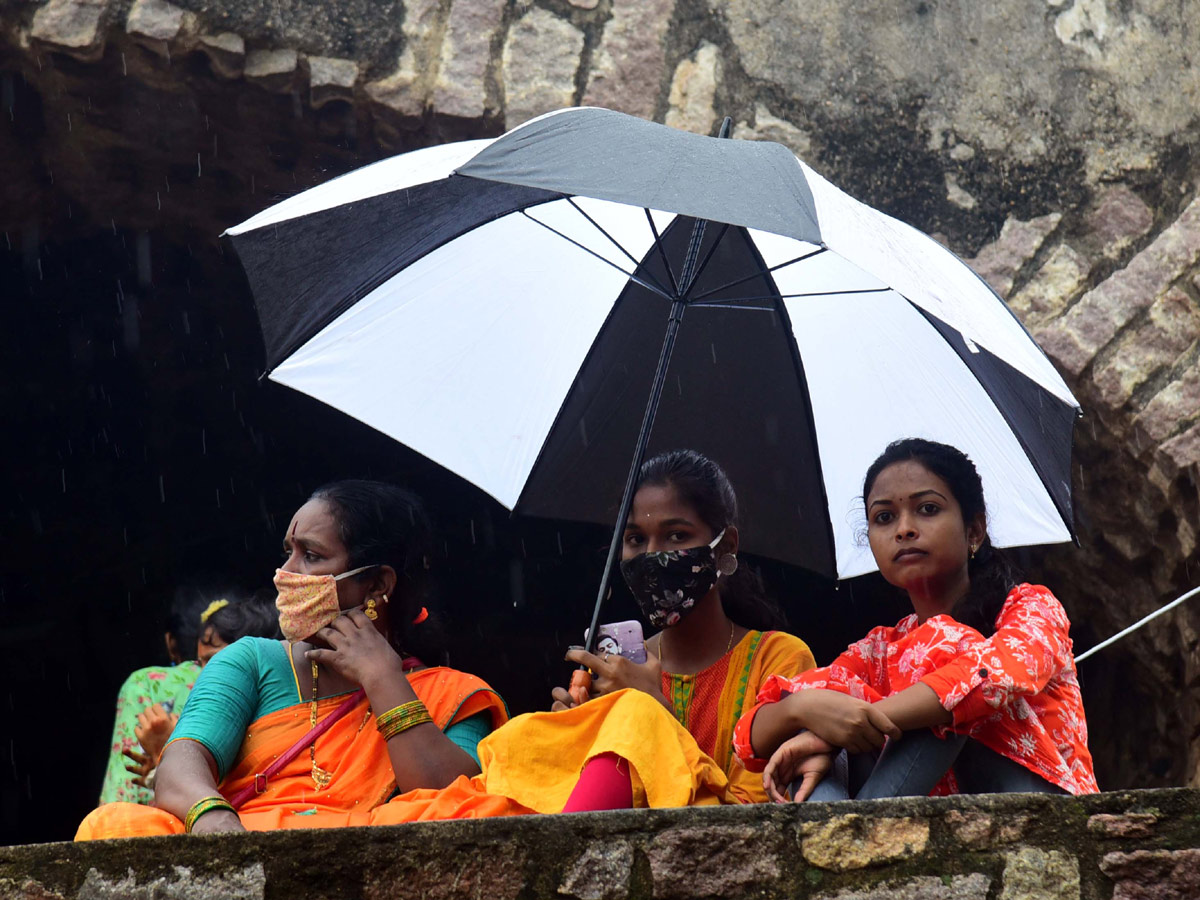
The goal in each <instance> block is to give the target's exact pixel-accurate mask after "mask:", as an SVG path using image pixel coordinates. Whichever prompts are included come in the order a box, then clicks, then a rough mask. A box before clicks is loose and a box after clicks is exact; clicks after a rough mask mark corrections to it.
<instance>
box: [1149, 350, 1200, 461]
mask: <svg viewBox="0 0 1200 900" xmlns="http://www.w3.org/2000/svg"><path fill="white" fill-rule="evenodd" d="M1197 415H1200V369H1198V368H1197V367H1196V366H1192V367H1190V368H1189V369H1188V370H1187V371H1186V372H1184V373H1183V375H1182V377H1180V378H1179V379H1178V380H1177V381H1173V382H1171V383H1170V384H1168V385H1167V386H1166V387H1164V388H1163V389H1162V390H1161V391H1159V392H1158V393H1157V394H1155V395H1154V397H1153V398H1151V400H1150V402H1149V403H1147V404H1146V406H1145V408H1144V409H1142V411H1141V413H1140V414H1139V415H1138V417H1137V419H1136V420H1135V423H1134V424H1135V426H1136V427H1137V428H1138V430H1139V431H1140V432H1141V433H1142V434H1144V435H1145V436H1146V437H1147V438H1148V439H1149V440H1148V442H1149V443H1158V442H1160V441H1163V440H1166V439H1167V438H1168V437H1170V436H1171V435H1172V434H1174V433H1175V432H1176V431H1178V430H1179V427H1180V426H1181V425H1183V424H1185V423H1187V422H1190V421H1191V420H1192V419H1194V418H1195V417H1196V416H1197Z"/></svg>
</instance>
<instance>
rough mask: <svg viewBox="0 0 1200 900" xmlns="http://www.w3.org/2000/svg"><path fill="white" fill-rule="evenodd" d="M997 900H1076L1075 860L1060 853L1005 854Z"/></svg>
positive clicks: (1029, 851)
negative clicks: (1002, 880) (1002, 879)
mask: <svg viewBox="0 0 1200 900" xmlns="http://www.w3.org/2000/svg"><path fill="white" fill-rule="evenodd" d="M997 900H1079V861H1078V860H1077V859H1076V858H1075V857H1073V856H1069V855H1068V854H1066V853H1063V852H1062V851H1060V850H1038V849H1035V848H1033V847H1025V848H1023V849H1021V850H1018V851H1016V852H1015V853H1006V854H1005V861H1004V882H1003V886H1002V887H1001V889H1000V895H999V897H998V898H997Z"/></svg>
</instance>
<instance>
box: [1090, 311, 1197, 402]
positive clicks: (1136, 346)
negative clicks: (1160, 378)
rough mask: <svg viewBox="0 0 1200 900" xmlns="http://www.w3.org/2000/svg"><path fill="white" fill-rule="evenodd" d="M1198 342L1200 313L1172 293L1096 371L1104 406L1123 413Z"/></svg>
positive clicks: (1123, 339) (1124, 337) (1097, 383)
mask: <svg viewBox="0 0 1200 900" xmlns="http://www.w3.org/2000/svg"><path fill="white" fill-rule="evenodd" d="M1198 338H1200V309H1197V308H1196V306H1195V304H1193V303H1192V300H1191V298H1190V297H1188V295H1187V294H1185V293H1184V292H1183V291H1181V290H1179V289H1178V288H1171V289H1169V290H1168V291H1167V292H1166V293H1165V294H1163V295H1162V296H1161V297H1159V298H1158V299H1157V300H1155V301H1154V304H1153V305H1152V306H1151V307H1150V311H1149V316H1148V321H1147V322H1146V323H1145V324H1144V325H1142V326H1141V327H1139V328H1138V329H1137V330H1135V331H1134V332H1133V333H1132V334H1127V335H1124V336H1122V338H1121V343H1120V346H1119V347H1118V349H1117V352H1116V353H1114V354H1113V356H1112V357H1111V358H1110V359H1109V360H1108V361H1107V362H1106V363H1105V364H1104V365H1103V366H1102V367H1101V368H1099V369H1098V370H1097V371H1096V374H1095V376H1094V381H1095V384H1096V387H1097V389H1098V390H1099V392H1100V397H1101V399H1102V400H1103V401H1104V403H1105V405H1106V406H1107V407H1108V408H1109V409H1120V408H1121V407H1122V406H1124V405H1125V404H1126V403H1127V402H1129V399H1130V398H1131V397H1132V396H1133V392H1134V391H1135V390H1137V389H1138V388H1139V387H1141V386H1142V385H1143V384H1145V383H1146V382H1147V381H1149V380H1150V379H1151V378H1153V377H1154V376H1155V375H1157V374H1158V373H1159V372H1161V371H1162V370H1163V369H1164V368H1166V367H1168V366H1170V365H1171V364H1172V363H1174V362H1175V360H1176V359H1178V358H1179V355H1180V354H1181V353H1183V351H1184V350H1186V349H1188V347H1190V346H1191V345H1192V344H1193V343H1194V342H1195V341H1196V340H1197V339H1198Z"/></svg>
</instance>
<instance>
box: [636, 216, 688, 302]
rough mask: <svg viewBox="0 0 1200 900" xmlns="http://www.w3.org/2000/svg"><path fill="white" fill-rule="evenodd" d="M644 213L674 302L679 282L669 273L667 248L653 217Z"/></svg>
mask: <svg viewBox="0 0 1200 900" xmlns="http://www.w3.org/2000/svg"><path fill="white" fill-rule="evenodd" d="M643 212H645V213H646V221H647V222H649V223H650V231H651V232H652V233H653V234H654V246H655V247H657V248H658V255H659V256H660V257H662V263H663V267H664V268H665V269H666V270H667V277H668V278H670V279H671V290H672V291H674V292H675V294H674V296H673V297H672V298H671V299H672V300H674V299H675V298H676V297H678V296H679V282H677V281H676V280H675V273H674V272H672V271H671V261H670V260H669V259H667V248H666V247H664V246H663V245H662V236H661V235H660V234H659V233H658V226H656V225H655V224H654V217H653V216H652V215H650V210H648V209H643Z"/></svg>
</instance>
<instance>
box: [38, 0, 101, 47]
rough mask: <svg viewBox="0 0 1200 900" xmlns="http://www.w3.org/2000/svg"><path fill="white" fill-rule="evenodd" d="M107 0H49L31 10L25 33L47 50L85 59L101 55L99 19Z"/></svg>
mask: <svg viewBox="0 0 1200 900" xmlns="http://www.w3.org/2000/svg"><path fill="white" fill-rule="evenodd" d="M108 4H109V0H50V2H49V3H47V4H46V5H45V6H43V7H41V8H40V9H38V11H37V12H35V13H34V14H33V25H32V27H31V28H30V32H29V36H30V37H31V38H32V39H33V40H35V41H37V42H38V43H40V44H42V45H44V46H45V47H47V48H48V49H50V50H54V51H57V52H60V53H65V54H67V55H68V56H73V57H75V58H76V59H80V60H83V61H85V62H95V61H96V60H98V59H100V57H102V56H103V55H104V32H103V30H102V29H101V21H102V20H103V18H104V15H105V13H106V12H107V10H108Z"/></svg>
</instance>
